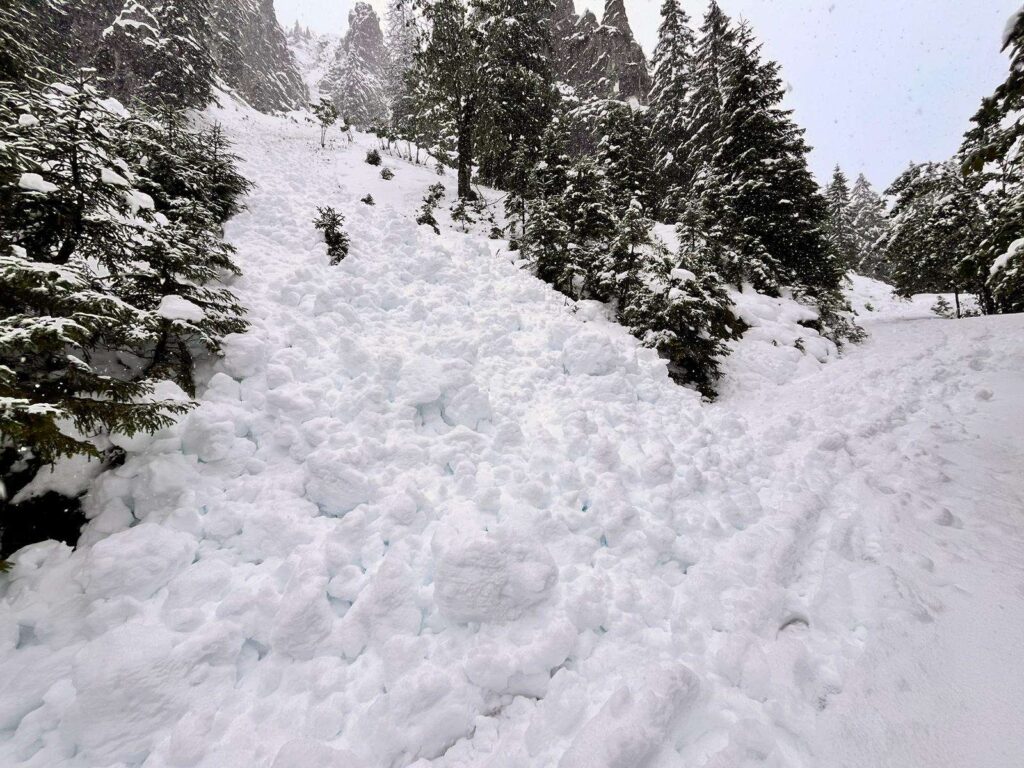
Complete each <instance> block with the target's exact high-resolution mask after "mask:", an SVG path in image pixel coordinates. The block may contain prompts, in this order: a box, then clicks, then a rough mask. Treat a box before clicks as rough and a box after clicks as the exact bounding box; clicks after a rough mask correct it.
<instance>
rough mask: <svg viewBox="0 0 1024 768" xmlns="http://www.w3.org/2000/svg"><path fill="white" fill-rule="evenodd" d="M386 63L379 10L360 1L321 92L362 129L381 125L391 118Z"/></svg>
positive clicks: (350, 12) (345, 116)
mask: <svg viewBox="0 0 1024 768" xmlns="http://www.w3.org/2000/svg"><path fill="white" fill-rule="evenodd" d="M386 66H387V53H386V51H385V50H384V35H383V34H382V33H381V29H380V19H379V18H378V17H377V12H376V11H374V10H373V8H372V7H370V4H369V3H364V2H358V3H356V4H355V6H354V7H353V8H352V10H351V11H349V14H348V32H346V33H345V36H344V38H342V41H341V46H340V47H339V48H338V51H337V54H336V56H335V59H334V61H333V62H332V64H331V66H330V68H329V69H328V71H327V74H326V76H325V77H324V79H323V80H321V81H320V92H321V93H323V94H324V95H326V96H329V97H330V98H331V100H332V101H334V103H335V105H336V106H337V107H338V110H339V111H340V112H341V114H342V116H343V117H344V118H345V120H346V121H347V122H348V123H349V124H351V125H355V126H359V127H360V128H369V127H373V126H376V125H380V124H382V123H384V122H386V121H387V117H388V106H387V105H388V102H387V94H386V90H385V87H384V83H385V70H386Z"/></svg>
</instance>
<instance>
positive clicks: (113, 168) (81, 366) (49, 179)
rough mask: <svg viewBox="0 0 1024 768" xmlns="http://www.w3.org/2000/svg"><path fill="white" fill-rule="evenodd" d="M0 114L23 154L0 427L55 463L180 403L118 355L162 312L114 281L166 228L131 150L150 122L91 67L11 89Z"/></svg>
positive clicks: (1, 345) (152, 425)
mask: <svg viewBox="0 0 1024 768" xmlns="http://www.w3.org/2000/svg"><path fill="white" fill-rule="evenodd" d="M0 110H2V115H0V143H2V144H6V145H9V146H11V147H13V148H14V151H15V152H16V153H17V154H16V158H17V162H18V163H19V167H18V168H17V169H16V170H15V173H16V174H17V176H18V189H19V192H18V193H17V194H16V195H14V196H12V198H11V199H10V201H9V202H10V205H8V206H5V207H4V208H3V209H2V210H0V230H2V231H4V232H5V239H6V240H7V244H6V245H7V249H6V253H3V254H0V257H2V262H0V263H2V273H3V274H2V277H3V279H2V280H0V286H2V288H0V290H2V292H3V297H2V301H0V306H3V307H4V310H5V311H4V317H3V319H2V320H0V403H2V412H0V432H2V434H3V436H4V438H5V439H6V440H10V441H13V442H14V443H15V444H18V445H22V446H25V448H26V450H28V451H30V452H31V454H32V455H33V456H35V457H37V458H38V459H39V460H41V461H44V462H47V461H51V460H53V459H54V458H55V457H56V456H59V455H63V454H72V453H78V452H83V451H84V452H89V453H95V448H94V447H93V446H92V444H91V443H90V442H89V436H90V435H92V434H94V433H95V432H97V431H98V430H116V431H119V432H125V433H129V434H131V433H133V432H136V431H139V430H154V429H156V428H158V427H160V426H162V425H164V424H166V423H167V422H168V420H169V418H170V416H171V415H172V414H173V413H175V412H177V411H180V410H181V408H182V406H181V404H180V403H168V402H144V398H145V396H146V395H147V393H149V392H150V383H149V382H148V381H146V380H145V379H138V378H136V377H134V376H130V375H125V371H124V368H123V365H122V364H121V363H120V362H118V359H117V357H116V354H117V353H119V352H126V353H129V354H131V353H133V352H135V351H138V350H140V349H142V348H145V347H146V346H147V345H149V344H151V343H152V342H153V341H154V337H153V334H152V331H151V329H152V327H153V324H154V320H155V318H154V316H153V314H152V313H151V312H150V311H149V310H147V309H146V308H141V307H137V306H134V305H132V304H130V303H129V302H127V301H125V300H124V299H123V298H122V297H120V296H118V295H117V294H116V293H115V292H114V290H113V288H112V281H113V280H116V279H117V277H118V276H119V275H121V274H122V273H124V272H125V270H128V269H132V268H134V265H135V264H136V263H137V262H138V261H139V259H140V257H141V254H140V247H139V246H140V244H141V243H144V242H148V240H149V235H150V233H151V231H152V230H153V228H154V227H155V226H157V225H158V223H159V222H158V220H157V218H156V215H155V213H154V211H153V208H154V204H153V201H152V198H151V197H149V196H148V195H146V194H145V193H143V192H142V191H141V190H140V189H139V185H138V179H137V176H136V174H135V173H134V172H133V169H131V168H130V167H129V166H128V163H127V162H126V160H125V159H124V154H123V153H124V150H125V148H126V147H128V146H130V145H132V144H133V142H134V136H135V133H136V130H137V128H138V126H137V124H136V123H135V121H134V119H133V118H132V117H131V116H129V115H128V114H127V113H125V112H123V111H122V110H120V109H118V107H117V106H116V105H115V106H111V105H110V104H109V103H107V102H105V100H104V99H103V98H102V95H101V94H100V92H99V91H98V90H97V89H96V87H95V85H94V84H93V82H92V80H91V78H90V77H89V76H88V75H83V76H82V77H80V78H79V80H78V81H77V82H75V83H74V85H67V84H57V85H54V86H51V87H49V88H47V89H46V90H45V91H43V92H41V93H20V94H16V93H12V92H9V91H8V92H5V93H3V97H2V98H0ZM65 424H69V425H71V426H72V427H73V431H72V430H69V429H68V427H66V426H64V425H65Z"/></svg>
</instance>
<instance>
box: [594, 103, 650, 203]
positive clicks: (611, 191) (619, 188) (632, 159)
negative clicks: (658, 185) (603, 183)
mask: <svg viewBox="0 0 1024 768" xmlns="http://www.w3.org/2000/svg"><path fill="white" fill-rule="evenodd" d="M597 131H598V135H599V136H600V137H601V138H600V141H599V143H598V147H597V162H598V165H599V166H600V167H601V169H602V170H603V171H604V174H605V178H606V179H607V185H608V195H609V198H610V200H611V203H612V205H613V206H614V207H615V208H616V209H617V211H618V212H619V213H620V214H624V213H625V212H626V211H627V210H628V209H629V207H630V206H631V205H632V203H633V202H634V201H636V202H637V203H639V204H640V205H641V206H642V208H643V210H644V211H645V213H649V212H650V211H652V210H653V204H654V189H653V187H654V184H653V169H652V167H651V163H650V157H651V146H650V130H649V128H648V126H647V122H646V118H645V116H644V113H643V112H640V111H635V110H633V108H632V107H630V106H629V105H627V104H622V103H621V102H607V103H606V104H605V105H604V109H603V112H602V114H601V117H600V119H599V120H598V123H597Z"/></svg>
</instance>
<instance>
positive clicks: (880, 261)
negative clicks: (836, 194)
mask: <svg viewBox="0 0 1024 768" xmlns="http://www.w3.org/2000/svg"><path fill="white" fill-rule="evenodd" d="M849 219H850V226H851V231H852V235H853V251H854V253H856V254H857V259H858V260H857V264H856V266H855V267H854V270H855V271H856V272H857V273H858V274H861V275H867V276H868V277H873V278H875V279H876V280H883V281H888V280H889V271H888V267H887V264H886V261H885V253H884V250H883V248H882V241H883V239H884V238H885V236H886V233H887V231H888V226H889V222H888V219H887V218H886V213H885V203H884V202H882V198H881V197H880V196H879V195H878V193H876V192H875V190H874V189H873V188H872V187H871V183H870V182H869V181H868V180H867V178H865V176H864V174H860V175H859V176H858V177H857V181H856V182H854V185H853V191H852V192H851V193H850V206H849Z"/></svg>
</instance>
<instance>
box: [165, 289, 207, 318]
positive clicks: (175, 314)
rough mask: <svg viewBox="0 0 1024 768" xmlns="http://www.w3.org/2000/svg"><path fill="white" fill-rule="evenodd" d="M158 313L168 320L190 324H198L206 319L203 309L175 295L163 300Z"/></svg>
mask: <svg viewBox="0 0 1024 768" xmlns="http://www.w3.org/2000/svg"><path fill="white" fill-rule="evenodd" d="M156 313H157V315H159V316H160V317H162V318H164V319H166V320H184V321H186V322H189V323H197V322H199V321H200V320H202V319H203V318H204V317H205V313H204V312H203V308H202V307H200V306H197V305H196V304H193V303H192V302H191V301H189V300H188V299H186V298H184V297H182V296H177V295H175V294H170V295H168V296H164V297H163V298H161V299H160V306H158V307H157V309H156Z"/></svg>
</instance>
